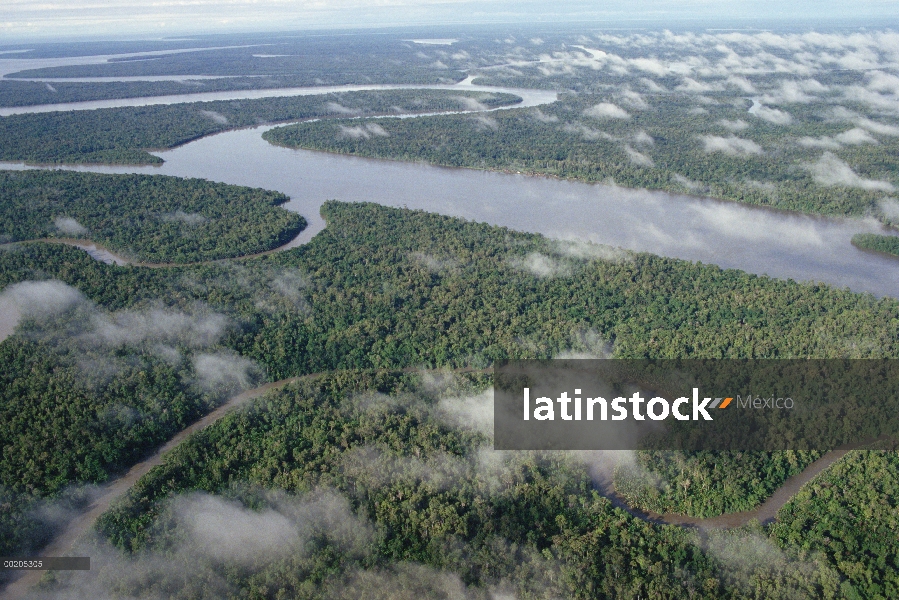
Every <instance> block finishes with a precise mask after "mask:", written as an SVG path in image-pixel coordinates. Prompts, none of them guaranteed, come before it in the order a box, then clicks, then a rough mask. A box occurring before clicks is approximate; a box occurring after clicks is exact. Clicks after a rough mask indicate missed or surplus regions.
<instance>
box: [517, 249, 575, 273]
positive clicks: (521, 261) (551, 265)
mask: <svg viewBox="0 0 899 600" xmlns="http://www.w3.org/2000/svg"><path fill="white" fill-rule="evenodd" d="M507 262H508V264H509V266H511V267H512V268H513V269H516V270H518V271H524V272H526V273H530V274H531V275H534V276H536V277H539V278H540V279H548V278H552V277H566V276H568V275H570V270H569V268H568V267H567V266H566V265H564V264H562V263H561V262H559V261H557V260H555V259H553V258H550V257H549V256H546V255H545V254H541V253H539V252H531V253H530V254H528V255H527V256H525V257H524V258H520V257H516V258H510V259H509V260H508V261H507Z"/></svg>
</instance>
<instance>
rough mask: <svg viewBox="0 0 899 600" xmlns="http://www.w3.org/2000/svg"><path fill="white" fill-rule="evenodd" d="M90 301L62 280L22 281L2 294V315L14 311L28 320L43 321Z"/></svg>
mask: <svg viewBox="0 0 899 600" xmlns="http://www.w3.org/2000/svg"><path fill="white" fill-rule="evenodd" d="M85 302H87V298H86V297H85V296H84V294H82V293H81V291H80V290H78V289H76V288H73V287H71V286H68V285H66V284H65V283H63V282H61V281H55V280H48V281H22V282H20V283H14V284H12V285H9V286H7V287H6V288H4V289H3V291H0V314H2V313H4V312H7V311H11V312H14V314H17V315H20V316H22V317H24V318H27V319H34V320H37V321H43V320H45V319H48V318H50V317H55V316H57V315H60V314H62V313H65V312H67V311H69V310H71V309H73V308H75V307H77V306H79V305H80V304H82V303H85Z"/></svg>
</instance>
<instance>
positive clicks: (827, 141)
mask: <svg viewBox="0 0 899 600" xmlns="http://www.w3.org/2000/svg"><path fill="white" fill-rule="evenodd" d="M796 143H797V144H799V145H800V146H802V147H803V148H821V149H824V150H839V149H840V148H842V147H843V145H842V144H840V143H839V142H838V141H836V140H835V139H833V138H831V137H828V136H826V135H825V136H822V137H819V138H814V137H809V136H805V137H801V138H799V139H798V140H796Z"/></svg>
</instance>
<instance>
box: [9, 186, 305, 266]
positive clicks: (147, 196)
mask: <svg viewBox="0 0 899 600" xmlns="http://www.w3.org/2000/svg"><path fill="white" fill-rule="evenodd" d="M288 200H289V198H287V197H286V196H284V195H283V194H278V193H275V192H269V191H266V190H260V189H251V188H244V187H240V186H235V185H226V184H222V183H211V182H208V181H204V180H201V179H181V178H176V177H166V176H161V175H160V176H156V175H101V174H97V173H75V172H66V171H21V172H0V222H2V223H3V225H0V241H2V242H3V243H10V242H19V241H27V240H33V239H39V238H61V239H83V240H88V241H92V242H96V243H98V244H101V245H103V246H105V247H106V248H107V249H109V250H111V251H113V252H116V253H118V254H120V255H122V256H125V257H128V258H130V259H132V260H136V261H142V262H149V263H187V262H199V261H203V260H215V259H223V258H234V257H237V256H245V255H249V254H256V253H259V252H264V251H266V250H271V249H273V248H276V247H278V246H281V245H283V244H285V243H287V242H289V241H290V240H291V239H293V238H294V237H296V236H297V234H299V233H300V231H302V230H303V228H304V227H305V226H306V221H305V219H303V217H301V216H300V215H298V214H296V213H293V212H289V211H287V210H284V209H283V208H281V207H280V205H281V204H284V203H285V202H287V201H288Z"/></svg>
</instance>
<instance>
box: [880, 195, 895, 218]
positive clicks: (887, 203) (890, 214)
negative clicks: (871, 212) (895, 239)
mask: <svg viewBox="0 0 899 600" xmlns="http://www.w3.org/2000/svg"><path fill="white" fill-rule="evenodd" d="M877 205H878V207H879V208H880V212H881V213H882V214H883V216H885V217H886V218H888V219H893V220H897V219H899V201H897V200H896V198H890V197H889V196H887V197H885V198H881V199H880V201H879V202H878V203H877Z"/></svg>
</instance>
